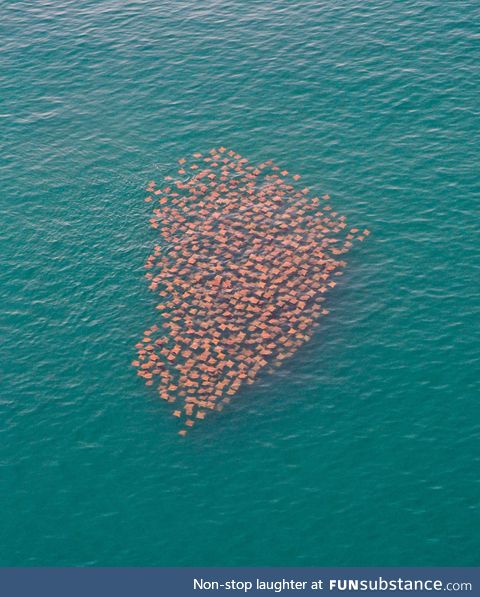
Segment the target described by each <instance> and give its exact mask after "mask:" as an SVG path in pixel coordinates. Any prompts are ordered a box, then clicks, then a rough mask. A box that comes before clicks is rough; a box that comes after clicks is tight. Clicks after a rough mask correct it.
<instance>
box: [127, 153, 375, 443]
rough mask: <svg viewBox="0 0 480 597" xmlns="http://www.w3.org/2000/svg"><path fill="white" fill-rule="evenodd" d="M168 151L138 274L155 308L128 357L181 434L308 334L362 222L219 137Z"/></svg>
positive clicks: (152, 192) (152, 185)
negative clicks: (175, 153) (182, 151)
mask: <svg viewBox="0 0 480 597" xmlns="http://www.w3.org/2000/svg"><path fill="white" fill-rule="evenodd" d="M178 163H179V166H178V176H165V177H164V178H163V180H162V182H161V184H160V185H158V184H157V183H156V182H155V181H150V182H149V183H148V186H147V189H146V190H147V193H148V195H147V197H146V198H145V201H146V202H147V203H151V204H152V205H153V213H152V217H151V219H150V224H151V226H152V228H153V229H155V230H156V231H157V234H159V238H158V241H157V242H158V244H155V247H154V250H153V253H152V254H151V255H150V256H149V257H148V258H147V260H146V263H145V268H146V270H147V271H146V274H145V275H146V278H147V280H148V281H149V288H150V290H151V291H153V292H154V293H155V295H156V296H157V297H158V299H160V302H159V304H158V305H157V307H156V308H157V310H158V311H159V315H158V319H157V321H156V323H154V324H153V325H151V326H150V327H149V328H148V329H146V330H145V332H144V335H143V338H142V340H141V341H140V342H138V343H137V344H136V348H137V349H138V357H137V358H136V360H134V361H133V363H132V364H133V366H134V367H136V368H137V370H138V371H137V372H138V375H139V376H140V377H141V378H143V379H144V380H145V383H146V385H147V386H153V385H154V384H155V385H156V386H157V387H158V393H159V395H160V397H161V398H162V399H164V400H166V401H167V402H168V403H171V404H172V405H173V406H172V409H173V415H174V416H175V417H178V418H179V419H180V421H181V424H180V431H179V434H180V435H182V436H184V435H186V434H187V432H188V431H189V430H190V429H191V428H192V427H193V426H194V425H196V424H197V423H198V422H199V421H200V420H202V419H205V417H206V416H207V415H208V414H209V413H211V412H212V411H215V410H216V411H220V410H222V409H223V408H224V407H225V405H227V404H229V402H230V401H231V399H232V397H233V396H235V394H237V392H238V391H239V390H240V388H242V386H244V385H245V384H252V383H253V382H254V381H255V379H256V378H257V376H258V375H259V373H260V371H262V370H264V369H265V370H267V371H269V370H270V371H271V370H272V369H273V368H275V367H278V366H281V365H282V363H283V362H284V360H285V359H288V358H289V357H291V356H292V355H293V354H294V353H295V351H297V350H298V348H299V347H300V346H302V345H303V344H304V343H305V342H307V341H308V340H309V339H310V337H311V335H312V331H313V330H314V328H315V327H316V326H318V325H319V321H320V320H321V318H322V317H324V316H325V315H327V314H328V309H327V308H325V304H324V303H325V300H326V295H327V293H328V292H329V291H330V290H331V289H333V288H334V287H335V286H336V284H337V280H338V277H339V276H341V275H342V273H343V270H344V268H345V266H346V261H345V259H344V257H345V254H346V253H348V251H349V250H350V249H351V247H352V246H353V243H354V242H355V241H356V240H358V241H363V240H364V239H365V237H366V236H368V235H369V234H370V232H369V231H368V230H363V231H360V230H359V229H358V228H348V226H347V223H346V217H345V216H343V215H339V214H338V213H337V212H335V211H333V208H332V207H331V205H330V202H329V199H330V197H329V196H328V195H323V196H321V197H318V196H313V194H312V193H311V192H310V190H309V189H308V188H301V187H302V185H301V183H300V182H299V181H300V179H301V177H300V175H298V174H293V175H292V174H290V173H289V172H288V171H287V170H284V169H281V168H280V167H279V166H277V165H276V164H274V163H273V162H272V161H271V160H269V161H265V162H263V163H261V164H258V165H254V164H250V163H249V161H248V160H247V159H246V158H244V157H242V156H241V155H239V154H238V153H236V152H234V151H228V150H227V149H225V148H224V147H219V148H218V149H212V150H210V151H209V152H206V153H205V154H202V153H194V154H193V155H191V156H189V157H188V158H181V159H179V160H178Z"/></svg>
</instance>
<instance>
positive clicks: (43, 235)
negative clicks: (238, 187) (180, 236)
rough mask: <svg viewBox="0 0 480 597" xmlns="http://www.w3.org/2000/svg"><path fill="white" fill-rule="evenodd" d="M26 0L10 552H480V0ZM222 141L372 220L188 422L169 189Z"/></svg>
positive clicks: (0, 501)
mask: <svg viewBox="0 0 480 597" xmlns="http://www.w3.org/2000/svg"><path fill="white" fill-rule="evenodd" d="M0 6H1V14H2V18H1V23H0V43H1V52H0V85H1V90H2V91H1V95H0V131H1V132H0V149H1V160H0V176H1V183H2V184H1V194H0V197H1V217H2V220H1V232H0V242H1V247H0V248H1V269H0V285H1V295H0V296H1V315H0V337H1V343H0V367H1V371H0V373H1V382H0V383H1V391H0V431H1V432H0V487H1V489H0V528H1V535H0V564H1V565H13V566H18V565H26V566H41V565H69V566H70V565H75V566H77V565H88V566H96V565H109V566H123V565H131V566H151V565H156V566H157V565H158V566H162V565H170V566H172V565H174V566H183V565H198V566H213V565H216V566H222V565H257V566H259V565H272V566H277V565H295V566H315V565H326V566H327V565H338V566H348V565H358V566H373V565H378V566H381V565H398V566H400V565H417V566H425V565H439V566H444V565H478V564H479V554H480V538H479V534H478V532H476V530H475V529H477V531H478V528H479V523H480V475H479V471H480V458H479V451H478V445H479V441H478V440H479V437H480V408H479V396H480V392H479V391H478V390H479V386H478V365H479V360H480V358H479V357H480V355H479V336H478V333H477V332H478V328H477V329H476V328H475V325H477V324H478V308H479V301H478V288H477V287H476V284H478V263H479V262H478V259H479V236H478V232H479V229H478V196H479V191H480V185H479V178H478V155H479V153H480V124H479V122H480V120H479V103H478V97H479V86H478V81H479V75H480V72H479V71H480V66H479V65H480V49H479V42H480V33H479V30H478V22H479V19H480V8H479V5H478V2H475V1H473V0H466V1H464V2H442V1H441V0H405V1H401V2H400V1H396V2H394V1H392V0H386V1H383V2H367V3H365V2H358V1H351V0H341V1H338V2H327V1H322V0H320V1H319V0H302V1H299V2H296V1H292V2H285V1H281V0H271V1H270V2H265V1H264V0H261V1H260V0H248V1H247V0H245V1H243V2H242V1H240V2H239V1H234V0H225V1H223V2H219V1H215V0H188V1H186V0H175V1H174V0H171V1H168V2H155V1H153V0H139V1H128V2H127V1H120V0H108V1H107V0H75V1H74V0H66V1H64V2H55V1H53V0H39V1H38V2H27V1H26V0H20V1H13V2H10V1H7V0H4V1H3V2H0ZM219 145H225V146H226V147H228V148H232V149H234V150H236V151H238V152H240V153H242V154H243V155H245V156H246V157H248V158H249V159H250V160H252V161H254V162H256V161H262V160H265V159H270V158H272V159H273V160H275V161H276V162H277V163H279V164H281V165H282V166H284V167H286V168H287V169H288V170H291V171H296V172H299V173H301V174H302V176H303V180H305V184H306V185H307V186H309V187H310V188H311V189H312V190H313V191H314V192H319V193H320V192H322V193H329V194H330V195H331V197H332V203H333V205H334V207H335V208H336V209H337V210H338V211H340V212H341V213H343V214H345V215H347V216H348V218H349V222H350V223H352V224H358V225H359V226H362V227H368V228H369V229H371V230H372V235H371V236H370V237H369V239H368V241H367V242H364V243H363V244H359V245H358V246H356V248H355V250H354V251H353V252H352V253H351V254H350V255H349V259H348V261H349V266H348V269H347V271H346V275H345V276H343V278H342V279H341V283H340V284H339V285H338V286H337V287H336V288H335V290H334V291H333V292H332V293H330V295H329V298H328V307H329V309H330V310H331V314H330V315H329V316H328V318H325V319H324V320H323V321H324V323H323V324H322V325H321V327H320V328H319V329H318V330H317V331H316V333H315V335H314V337H313V339H312V340H311V341H310V343H309V344H308V345H306V346H305V347H304V348H302V349H301V350H299V351H298V352H297V353H296V355H295V356H294V357H293V358H292V359H291V360H289V361H288V362H287V363H286V364H285V366H284V367H283V368H281V369H280V370H278V371H277V372H276V373H275V374H273V375H271V376H269V377H268V376H262V377H261V378H260V379H259V381H258V382H257V383H256V384H254V385H253V386H250V387H249V388H248V389H247V390H242V391H241V392H240V394H239V395H237V396H236V397H235V399H234V400H233V401H232V404H231V405H230V407H229V408H228V409H226V410H224V411H223V412H222V413H218V415H216V416H212V417H210V418H209V419H206V420H205V421H204V422H203V424H202V426H201V427H200V426H199V427H198V428H196V429H195V432H194V433H192V434H190V436H188V438H185V439H182V438H180V437H179V436H178V435H177V433H176V431H177V425H178V423H177V421H175V419H174V418H172V417H171V416H170V410H171V409H170V408H169V407H168V406H167V405H166V404H164V403H163V402H162V403H160V402H161V401H160V400H159V399H158V398H157V397H156V394H155V392H154V391H153V390H152V389H151V388H146V387H145V386H144V385H143V384H142V383H141V382H140V380H139V379H138V378H137V377H136V375H135V370H134V369H133V368H132V367H131V365H130V362H131V360H132V358H134V354H135V349H134V344H135V343H136V342H137V340H138V338H139V335H140V334H141V333H142V331H143V330H144V329H145V328H146V327H147V326H148V325H150V324H151V323H152V322H153V321H154V320H155V313H156V312H155V310H154V305H155V304H156V303H155V298H154V296H153V295H152V294H151V293H150V292H149V291H148V289H147V284H146V283H145V279H144V277H143V273H144V270H143V263H144V260H145V257H146V256H147V255H148V254H149V253H150V249H151V247H152V243H153V242H154V235H153V234H152V231H151V229H149V227H148V217H149V208H148V205H146V204H145V203H144V202H143V197H144V192H143V187H144V185H145V183H146V181H147V180H149V179H151V178H154V179H155V178H157V179H158V178H160V176H162V175H163V174H166V173H168V172H169V171H170V170H171V168H172V166H173V165H174V163H175V161H176V159H177V158H178V157H180V156H182V155H183V154H188V153H191V152H194V151H206V150H208V149H209V148H211V147H215V146H219Z"/></svg>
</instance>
